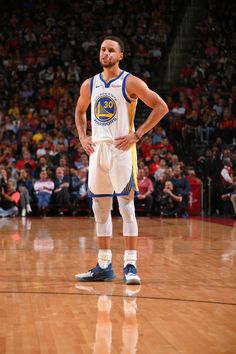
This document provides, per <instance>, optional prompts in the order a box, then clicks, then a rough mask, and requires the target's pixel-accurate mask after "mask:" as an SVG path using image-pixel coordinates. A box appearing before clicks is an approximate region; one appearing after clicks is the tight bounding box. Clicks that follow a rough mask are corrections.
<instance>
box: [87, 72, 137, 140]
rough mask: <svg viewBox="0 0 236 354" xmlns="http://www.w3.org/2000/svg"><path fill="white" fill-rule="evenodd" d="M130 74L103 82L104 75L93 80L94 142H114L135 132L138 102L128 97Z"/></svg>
mask: <svg viewBox="0 0 236 354" xmlns="http://www.w3.org/2000/svg"><path fill="white" fill-rule="evenodd" d="M128 75H129V73H128V72H126V71H124V70H123V71H122V72H121V73H120V75H119V76H118V77H116V78H115V79H113V80H111V81H109V82H108V83H107V82H106V81H104V80H103V77H102V73H100V74H97V75H95V76H94V77H93V78H92V79H91V86H90V88H91V91H90V92H91V122H92V140H93V142H97V141H107V140H109V141H113V140H114V139H115V138H117V137H118V136H122V135H127V134H129V133H130V132H131V131H134V115H135V110H136V104H137V100H133V99H131V98H130V97H128V95H127V93H126V89H125V84H126V79H127V77H128Z"/></svg>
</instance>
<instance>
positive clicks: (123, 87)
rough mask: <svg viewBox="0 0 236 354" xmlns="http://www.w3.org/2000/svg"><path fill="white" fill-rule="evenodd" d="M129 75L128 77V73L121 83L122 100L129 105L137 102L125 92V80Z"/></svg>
mask: <svg viewBox="0 0 236 354" xmlns="http://www.w3.org/2000/svg"><path fill="white" fill-rule="evenodd" d="M129 75H130V73H128V74H127V75H126V76H125V78H124V80H123V83H122V93H123V96H124V98H125V99H126V101H127V102H129V103H131V102H135V101H137V99H136V98H131V97H130V96H129V95H128V93H127V91H126V80H127V78H128V76H129Z"/></svg>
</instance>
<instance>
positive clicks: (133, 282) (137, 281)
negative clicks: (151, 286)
mask: <svg viewBox="0 0 236 354" xmlns="http://www.w3.org/2000/svg"><path fill="white" fill-rule="evenodd" d="M124 283H125V284H126V285H140V284H141V280H140V279H128V280H125V279H124Z"/></svg>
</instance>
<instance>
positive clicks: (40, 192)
mask: <svg viewBox="0 0 236 354" xmlns="http://www.w3.org/2000/svg"><path fill="white" fill-rule="evenodd" d="M34 190H35V193H36V201H37V208H38V211H39V214H40V215H42V214H43V215H45V214H46V213H47V212H48V211H49V207H50V201H51V196H52V193H53V190H54V182H53V181H52V180H51V179H50V178H49V177H48V173H47V171H46V170H42V171H41V172H40V174H39V180H36V182H35V183H34Z"/></svg>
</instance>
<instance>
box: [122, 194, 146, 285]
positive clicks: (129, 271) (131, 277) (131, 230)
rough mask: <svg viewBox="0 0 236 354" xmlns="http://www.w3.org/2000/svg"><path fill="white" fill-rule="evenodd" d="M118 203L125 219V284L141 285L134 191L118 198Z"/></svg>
mask: <svg viewBox="0 0 236 354" xmlns="http://www.w3.org/2000/svg"><path fill="white" fill-rule="evenodd" d="M118 203H119V210H120V214H121V216H122V219H123V235H124V246H125V253H124V282H125V283H126V284H140V283H141V281H140V278H139V276H138V275H137V270H136V261H137V237H138V225H137V220H136V216H135V207H134V192H133V191H132V192H131V193H130V194H129V196H127V197H126V196H124V197H118Z"/></svg>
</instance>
